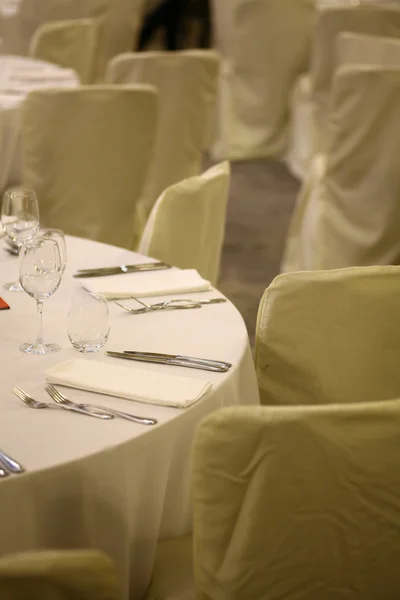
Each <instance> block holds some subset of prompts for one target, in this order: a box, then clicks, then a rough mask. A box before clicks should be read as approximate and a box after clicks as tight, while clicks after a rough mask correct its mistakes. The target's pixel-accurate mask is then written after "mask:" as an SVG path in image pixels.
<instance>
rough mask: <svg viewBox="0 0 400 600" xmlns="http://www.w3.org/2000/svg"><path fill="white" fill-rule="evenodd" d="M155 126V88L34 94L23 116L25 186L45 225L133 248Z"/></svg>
mask: <svg viewBox="0 0 400 600" xmlns="http://www.w3.org/2000/svg"><path fill="white" fill-rule="evenodd" d="M156 120H157V91H156V90H155V89H154V88H152V87H151V86H144V85H143V86H88V87H84V86H83V87H81V88H79V89H74V90H56V89H54V90H41V91H35V92H32V93H31V94H29V96H28V97H27V99H26V100H25V102H24V105H23V110H22V159H23V160H22V162H23V165H22V166H23V181H24V184H25V185H26V186H27V187H28V188H32V189H34V190H35V191H36V193H37V195H38V199H39V209H40V222H41V225H42V226H43V227H55V228H58V229H62V230H63V231H65V233H68V234H70V235H76V236H79V237H85V238H89V239H93V240H97V241H100V242H105V243H108V244H114V245H116V246H122V247H125V248H132V246H133V237H134V229H133V227H134V223H133V216H134V212H135V203H136V202H137V200H138V198H139V196H140V194H141V191H142V188H143V184H144V181H145V178H146V173H147V169H148V167H149V164H150V159H151V153H152V150H153V144H154V139H155V133H156Z"/></svg>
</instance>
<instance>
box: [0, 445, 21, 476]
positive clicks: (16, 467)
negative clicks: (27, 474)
mask: <svg viewBox="0 0 400 600" xmlns="http://www.w3.org/2000/svg"><path fill="white" fill-rule="evenodd" d="M0 463H1V464H2V465H3V466H4V467H6V468H7V469H8V470H9V471H10V472H11V473H23V472H24V471H25V469H24V467H23V466H22V465H20V464H19V463H17V461H16V460H14V459H13V458H11V456H8V454H5V453H4V452H2V451H1V450H0Z"/></svg>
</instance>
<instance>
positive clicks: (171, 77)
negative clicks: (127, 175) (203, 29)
mask: <svg viewBox="0 0 400 600" xmlns="http://www.w3.org/2000/svg"><path fill="white" fill-rule="evenodd" d="M218 71H219V57H218V54H217V53H216V52H214V51H212V50H184V51H178V52H138V53H130V54H122V55H120V56H117V57H115V58H114V59H113V60H112V61H111V62H110V63H109V65H108V69H107V76H106V80H107V81H108V82H109V83H110V84H111V83H117V84H124V83H146V84H150V85H154V86H155V87H156V88H157V90H158V93H159V119H158V126H157V136H156V142H155V147H154V153H153V158H152V161H151V166H150V170H149V173H148V176H147V180H146V184H145V187H144V190H143V195H142V198H141V199H140V202H139V207H138V209H139V215H140V216H139V218H140V219H141V221H142V227H144V225H145V223H146V220H147V218H148V216H149V214H150V212H151V209H152V208H153V206H154V203H155V201H156V200H157V198H158V197H159V196H160V194H161V193H162V192H163V191H164V190H165V189H166V188H167V187H169V186H170V185H173V184H174V183H177V182H178V181H181V180H182V179H186V178H187V177H193V176H194V175H199V174H200V173H201V170H202V165H203V159H204V154H205V151H206V149H207V147H208V144H209V140H210V129H211V120H212V118H213V116H214V110H215V101H216V94H217V81H218Z"/></svg>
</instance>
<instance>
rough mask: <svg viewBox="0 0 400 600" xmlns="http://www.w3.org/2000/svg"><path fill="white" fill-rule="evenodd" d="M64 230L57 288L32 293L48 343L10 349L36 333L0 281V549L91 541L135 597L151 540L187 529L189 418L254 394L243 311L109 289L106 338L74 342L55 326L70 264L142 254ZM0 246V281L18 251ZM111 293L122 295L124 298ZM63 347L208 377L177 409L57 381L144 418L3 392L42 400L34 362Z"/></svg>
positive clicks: (69, 282)
mask: <svg viewBox="0 0 400 600" xmlns="http://www.w3.org/2000/svg"><path fill="white" fill-rule="evenodd" d="M66 240H67V252H68V264H67V268H66V270H65V272H64V275H63V279H62V282H61V285H60V287H59V289H58V290H57V292H56V293H55V294H54V295H53V296H52V297H51V298H49V299H48V300H45V301H44V312H43V316H44V338H45V340H46V341H52V342H56V343H58V344H59V345H60V346H61V350H60V351H59V352H57V353H54V354H47V355H44V356H34V355H29V354H25V353H23V352H21V351H20V349H19V346H20V344H21V343H23V342H26V341H29V340H33V339H34V338H35V335H36V331H37V326H38V323H37V317H36V314H35V312H36V307H35V302H34V300H33V299H32V298H31V297H29V296H28V295H27V294H26V293H24V292H21V293H11V292H7V291H6V290H5V289H1V291H0V294H1V296H2V297H3V299H4V300H5V301H6V302H7V303H8V304H9V305H10V309H9V310H1V311H0V365H1V369H0V372H1V379H0V385H1V395H0V413H1V418H0V450H1V451H3V452H6V453H7V454H8V455H10V456H11V457H12V458H14V459H15V460H17V461H18V462H20V463H21V464H22V465H23V466H24V468H25V472H24V473H22V474H10V475H9V476H7V477H4V478H1V479H0V514H1V535H0V555H4V554H7V553H15V552H20V551H27V550H33V549H43V548H97V549H100V550H102V551H104V552H106V553H107V554H108V555H109V556H110V557H111V558H112V559H113V560H114V561H115V564H116V567H117V570H118V573H119V576H120V580H121V586H122V589H123V598H125V599H127V598H132V599H133V598H134V599H135V600H140V598H142V597H143V596H144V594H145V592H146V589H147V587H148V584H149V581H150V578H151V572H152V567H153V559H154V555H155V551H156V544H157V541H158V540H160V539H165V538H169V537H176V536H180V535H184V534H186V533H189V532H190V531H191V502H190V452H191V446H192V442H193V439H194V436H195V432H196V427H197V425H198V423H199V422H200V421H201V420H202V419H203V418H204V417H205V416H206V415H208V414H209V413H210V412H212V411H215V410H216V409H219V408H221V407H224V406H230V405H239V404H258V403H259V395H258V387H257V380H256V375H255V370H254V365H253V359H252V355H251V350H250V346H249V340H248V335H247V331H246V328H245V325H244V322H243V319H242V317H241V316H240V314H239V312H238V311H237V309H236V308H235V307H234V306H233V304H232V303H231V302H229V301H227V302H226V303H221V304H213V305H204V306H202V307H201V309H199V308H198V309H193V310H191V309H190V310H168V311H157V312H154V313H147V314H136V315H134V314H130V313H128V312H126V311H124V310H123V309H122V308H120V307H119V306H118V305H117V304H116V303H114V302H111V301H109V303H108V304H109V310H110V319H111V330H110V336H109V339H108V342H107V343H106V345H105V347H104V348H102V349H101V350H100V351H99V352H97V353H93V354H80V353H79V352H78V351H77V350H76V349H75V348H73V346H72V345H71V343H70V341H69V339H68V336H67V319H68V316H67V315H68V310H69V305H70V299H71V296H72V295H73V294H74V293H75V292H79V291H80V290H81V283H80V280H79V279H77V278H74V277H73V274H74V273H76V271H77V270H78V269H83V268H93V267H100V266H110V265H120V264H129V263H141V262H148V261H149V259H148V258H146V257H144V256H141V255H139V254H136V253H133V252H130V251H128V250H124V249H121V248H117V247H113V246H108V245H105V244H102V243H98V242H93V241H89V240H83V239H79V238H73V237H68V236H67V237H66ZM6 247H7V245H6V243H5V240H4V239H3V240H0V253H1V254H0V265H1V269H0V273H1V282H0V283H1V284H2V283H5V282H8V281H11V280H14V279H15V278H17V277H18V270H19V258H18V257H17V256H13V255H11V254H10V253H9V252H8V251H7V250H5V249H6ZM127 276H131V275H127ZM134 277H141V275H140V274H136V275H134ZM216 296H222V294H220V292H218V291H217V290H211V291H207V292H197V293H194V294H193V293H190V294H185V295H183V296H182V295H181V296H179V295H178V298H179V297H186V298H187V297H190V298H193V297H194V298H199V299H206V298H211V297H216ZM173 297H176V294H174V296H173ZM170 298H171V297H170V296H163V297H157V299H155V298H151V299H148V300H149V301H152V302H155V301H157V302H159V301H161V300H164V299H165V300H166V299H170ZM145 301H147V299H145ZM123 302H124V303H129V302H130V303H131V304H132V305H133V301H132V300H131V301H129V300H124V301H123ZM126 349H130V350H139V351H141V352H142V351H149V352H165V353H170V354H183V355H189V356H195V357H202V358H209V359H216V360H221V361H228V362H230V363H232V367H231V369H230V370H229V371H228V372H226V373H214V372H208V371H203V370H197V369H189V368H184V367H180V366H170V365H159V364H151V363H142V362H141V363H136V362H135V361H126V360H118V359H116V358H112V357H110V356H108V355H107V354H106V351H107V350H126ZM73 358H83V359H84V360H86V361H88V362H89V361H92V360H95V361H98V362H102V363H105V365H107V364H121V363H123V364H124V366H130V368H132V369H135V368H139V367H140V369H145V370H147V371H148V372H149V373H154V374H159V373H161V372H162V373H164V374H165V373H169V374H173V375H179V376H180V377H181V376H186V377H188V376H189V377H191V378H196V379H200V380H202V381H204V382H210V383H211V386H212V387H211V389H210V390H209V391H208V393H207V394H206V395H205V396H203V397H202V398H201V399H200V400H199V401H197V402H196V403H194V404H192V405H191V406H190V407H188V408H179V409H178V408H170V407H167V406H159V405H156V404H146V403H143V402H135V401H133V400H126V399H121V398H117V397H111V396H106V395H101V396H100V395H99V394H96V393H94V392H85V391H81V390H78V389H72V388H68V389H67V388H62V389H63V390H64V391H65V390H67V395H68V397H69V398H71V399H72V400H74V401H81V402H83V400H85V401H87V402H91V403H93V404H102V405H106V406H109V407H112V408H115V409H118V410H124V411H127V412H130V413H133V414H136V415H139V416H143V417H152V418H155V419H157V421H158V424H157V425H154V426H146V425H141V424H136V423H133V422H130V421H126V420H122V419H118V418H114V419H113V420H110V421H102V420H100V419H95V418H89V417H87V416H84V415H79V414H75V413H71V412H67V411H64V410H33V409H31V408H30V407H28V406H26V405H25V404H24V403H23V402H22V401H20V400H19V399H18V398H17V397H16V396H15V395H14V394H13V392H12V389H13V387H14V386H16V385H18V386H20V387H21V388H22V389H23V390H24V391H26V392H27V393H28V394H30V395H31V396H32V397H33V398H35V399H36V400H38V401H47V402H51V399H50V397H49V396H48V395H47V393H46V392H45V389H44V387H45V375H44V371H45V370H46V369H48V368H50V367H52V366H54V365H57V364H60V363H62V362H64V361H67V360H70V359H73Z"/></svg>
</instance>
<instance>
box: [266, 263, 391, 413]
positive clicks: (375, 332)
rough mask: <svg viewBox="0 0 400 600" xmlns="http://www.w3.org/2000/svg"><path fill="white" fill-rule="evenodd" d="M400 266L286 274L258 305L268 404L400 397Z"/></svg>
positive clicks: (267, 291)
mask: <svg viewBox="0 0 400 600" xmlns="http://www.w3.org/2000/svg"><path fill="white" fill-rule="evenodd" d="M399 289H400V267H391V266H388V267H353V268H347V269H335V270H331V271H312V272H305V271H303V272H299V273H285V274H283V275H279V276H278V277H276V278H275V279H274V281H273V282H272V283H271V284H270V286H269V287H268V288H267V289H266V290H265V292H264V295H263V298H262V300H261V302H260V307H259V310H258V318H257V330H256V351H255V363H256V371H257V378H258V384H259V389H260V401H261V404H264V405H297V404H336V403H348V402H374V401H378V400H388V399H390V398H400V369H399V368H398V355H399V352H400V304H399V302H398V301H397V300H398V290H399Z"/></svg>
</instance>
